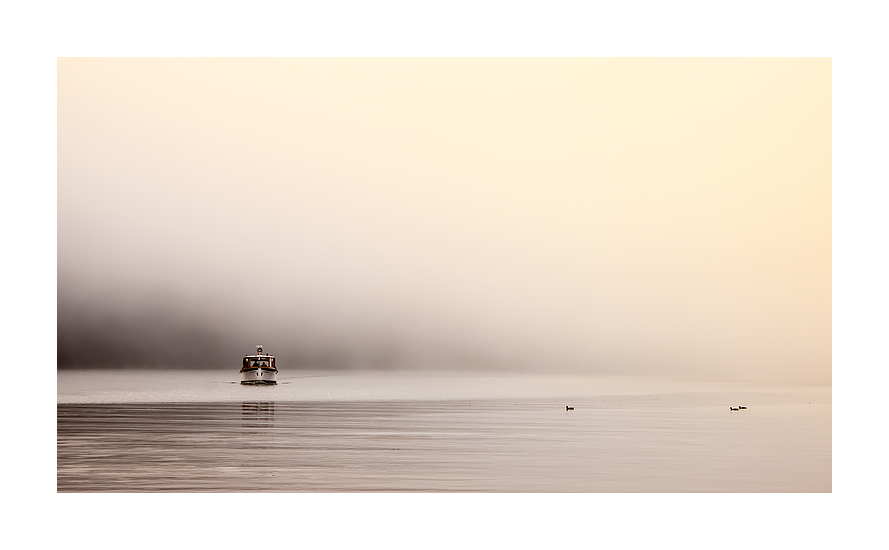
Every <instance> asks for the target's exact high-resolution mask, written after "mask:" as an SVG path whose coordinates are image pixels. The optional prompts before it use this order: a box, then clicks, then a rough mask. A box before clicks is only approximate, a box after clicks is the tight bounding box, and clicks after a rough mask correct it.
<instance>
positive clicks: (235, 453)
mask: <svg viewBox="0 0 889 550" xmlns="http://www.w3.org/2000/svg"><path fill="white" fill-rule="evenodd" d="M235 380H236V374H233V373H231V372H228V371H226V372H218V371H197V372H188V373H183V372H178V371H60V372H59V373H58V413H57V420H58V427H57V430H58V431H57V435H58V457H57V458H58V463H57V464H58V466H57V474H58V481H57V483H58V490H59V491H60V492H97V491H99V492H110V491H114V492H141V491H151V492H169V491H175V492H235V491H251V492H254V491H255V492H260V491H285V492H296V491H349V492H352V491H486V492H514V491H520V492H665V491H666V492H830V491H831V389H830V387H807V388H776V387H760V386H754V385H744V384H735V385H726V384H702V383H692V382H677V381H667V380H658V379H652V378H618V377H593V376H588V377H583V376H561V377H560V376H530V375H528V376H522V375H480V374H422V373H391V372H389V373H344V374H338V375H330V374H324V373H314V374H313V373H303V374H301V375H299V376H292V377H289V378H288V377H286V376H282V377H281V379H280V384H279V385H278V386H276V387H242V386H240V385H239V384H237V383H236V382H235ZM566 405H570V406H572V407H574V410H571V411H567V410H566V409H565V407H566ZM737 405H746V406H747V407H748V409H746V410H742V411H736V412H733V411H730V410H729V406H737Z"/></svg>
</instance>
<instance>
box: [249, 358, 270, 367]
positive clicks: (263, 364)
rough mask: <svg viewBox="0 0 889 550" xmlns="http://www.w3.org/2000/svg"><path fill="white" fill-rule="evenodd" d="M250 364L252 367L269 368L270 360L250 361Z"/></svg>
mask: <svg viewBox="0 0 889 550" xmlns="http://www.w3.org/2000/svg"><path fill="white" fill-rule="evenodd" d="M248 364H249V365H250V366H251V367H268V366H269V360H268V359H265V358H263V359H248Z"/></svg>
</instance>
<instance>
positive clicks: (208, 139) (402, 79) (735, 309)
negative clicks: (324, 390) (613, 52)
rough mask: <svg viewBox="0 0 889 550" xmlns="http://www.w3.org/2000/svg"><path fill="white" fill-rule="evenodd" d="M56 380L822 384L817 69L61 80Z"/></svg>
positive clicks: (825, 307) (730, 66)
mask: <svg viewBox="0 0 889 550" xmlns="http://www.w3.org/2000/svg"><path fill="white" fill-rule="evenodd" d="M58 77H59V78H58V86H59V87H58V90H59V105H58V107H59V109H58V121H59V124H58V139H59V142H58V144H59V146H58V173H59V176H58V231H59V235H58V263H59V272H58V276H59V325H58V327H59V335H58V338H59V367H71V366H109V367H123V366H146V367H157V366H166V367H169V366H181V367H206V368H219V367H222V366H225V365H233V368H236V366H237V365H238V364H239V361H240V356H241V355H243V354H245V353H249V352H250V351H251V349H252V346H253V345H255V344H263V345H265V346H266V349H267V350H268V351H270V352H271V353H275V354H276V355H277V356H278V357H279V365H281V366H282V367H292V368H306V369H318V368H341V369H342V368H352V369H354V368H375V369H380V368H390V369H394V368H398V369H402V368H408V369H433V368H434V369H508V370H509V369H513V370H531V371H535V370H536V371H545V372H582V373H612V374H641V373H650V374H665V375H669V374H676V375H677V376H679V375H682V376H687V375H693V376H699V377H701V378H709V379H739V378H740V379H763V380H765V379H768V380H780V381H793V382H801V383H819V384H823V383H829V382H830V377H831V157H830V155H831V141H830V140H831V87H830V86H831V81H830V79H831V65H830V61H829V60H824V59H802V60H795V59H763V60H744V59H731V60H718V59H707V60H633V59H614V60H595V59H593V60H588V59H569V60H558V59H555V60H552V59H550V60H547V59H508V60H486V59H459V60H448V59H428V60H424V59H382V60H380V59H355V60H349V59H297V60H287V59H281V60H278V59H273V60H255V59H254V60H251V59H236V60H228V59H210V60H200V59H169V60H155V59H60V60H59V72H58Z"/></svg>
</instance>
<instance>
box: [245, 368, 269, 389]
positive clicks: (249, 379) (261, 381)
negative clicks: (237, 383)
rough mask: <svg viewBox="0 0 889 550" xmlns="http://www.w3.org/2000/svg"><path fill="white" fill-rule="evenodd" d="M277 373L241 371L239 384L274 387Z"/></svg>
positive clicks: (261, 370) (263, 370)
mask: <svg viewBox="0 0 889 550" xmlns="http://www.w3.org/2000/svg"><path fill="white" fill-rule="evenodd" d="M277 374H278V373H277V372H275V371H273V370H272V369H250V370H244V371H241V384H244V385H276V384H277V383H278V382H277V380H276V376H277Z"/></svg>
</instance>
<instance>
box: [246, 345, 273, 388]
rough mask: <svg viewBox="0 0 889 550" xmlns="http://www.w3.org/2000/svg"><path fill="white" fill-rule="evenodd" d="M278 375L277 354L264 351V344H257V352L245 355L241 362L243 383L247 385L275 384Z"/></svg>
mask: <svg viewBox="0 0 889 550" xmlns="http://www.w3.org/2000/svg"><path fill="white" fill-rule="evenodd" d="M277 375H278V369H277V368H276V367H275V356H274V355H271V354H269V353H262V346H256V354H255V355H245V356H244V360H243V361H242V362H241V384H243V385H245V386H275V385H277V384H278V382H277V380H276V379H275V378H276V376H277Z"/></svg>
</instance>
